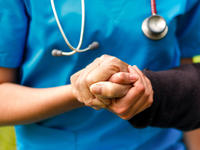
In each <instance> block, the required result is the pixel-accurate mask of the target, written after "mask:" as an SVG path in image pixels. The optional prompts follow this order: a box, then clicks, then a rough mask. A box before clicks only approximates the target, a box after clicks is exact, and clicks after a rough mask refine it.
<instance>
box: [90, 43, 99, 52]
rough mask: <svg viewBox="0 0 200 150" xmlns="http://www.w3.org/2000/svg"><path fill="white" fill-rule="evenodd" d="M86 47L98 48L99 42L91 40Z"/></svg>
mask: <svg viewBox="0 0 200 150" xmlns="http://www.w3.org/2000/svg"><path fill="white" fill-rule="evenodd" d="M88 48H89V49H90V50H93V49H97V48H99V42H97V41H94V42H92V43H91V44H90V45H89V46H88Z"/></svg>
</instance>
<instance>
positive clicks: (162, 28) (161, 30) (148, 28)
mask: <svg viewBox="0 0 200 150" xmlns="http://www.w3.org/2000/svg"><path fill="white" fill-rule="evenodd" d="M51 7H52V10H53V13H54V17H55V20H56V23H57V25H58V28H59V30H60V33H61V35H62V37H63V39H64V40H65V43H66V44H67V46H68V47H69V48H70V49H71V50H72V51H71V52H63V51H62V50H59V49H53V50H52V55H53V56H70V55H73V54H75V53H77V52H78V53H81V52H86V51H88V50H93V49H97V48H98V47H99V43H98V42H97V41H94V42H92V43H91V44H89V46H88V47H86V48H84V49H80V48H81V46H82V42H83V35H84V29H85V0H81V10H82V19H81V32H80V39H79V43H78V46H77V47H76V48H75V47H73V46H72V45H71V44H70V42H69V40H68V38H67V37H66V35H65V33H64V31H63V28H62V26H61V24H60V21H59V18H58V15H57V12H56V8H55V4H54V0H51ZM151 12H152V15H151V16H150V17H148V18H146V19H145V20H144V21H143V23H142V31H143V33H144V35H145V36H146V37H148V38H149V39H152V40H160V39H162V38H164V37H165V36H166V34H167V32H168V26H167V23H166V21H165V19H164V18H163V17H161V16H159V15H157V11H156V3H155V0H151Z"/></svg>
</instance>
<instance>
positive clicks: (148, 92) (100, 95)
mask: <svg viewBox="0 0 200 150" xmlns="http://www.w3.org/2000/svg"><path fill="white" fill-rule="evenodd" d="M128 69H129V73H126V72H120V73H116V74H114V75H113V76H112V77H111V78H110V81H111V82H114V83H120V84H127V85H128V84H130V83H132V87H131V88H130V89H129V90H128V92H127V90H123V89H122V88H110V87H109V85H108V84H110V83H105V82H99V83H95V84H93V85H91V86H90V91H91V92H92V94H94V95H95V96H96V98H97V99H101V101H102V102H104V98H107V99H110V101H111V104H109V105H107V108H108V109H109V110H110V111H112V112H113V113H115V114H116V115H118V116H119V117H121V118H122V119H126V120H128V119H130V118H132V117H133V116H135V115H136V114H138V113H139V112H141V111H143V110H145V109H146V108H148V107H150V106H151V104H152V103H153V90H152V86H151V83H150V81H149V79H148V78H147V77H146V76H145V75H144V74H143V73H142V72H141V71H140V70H139V69H138V68H137V67H136V66H134V67H132V66H129V67H128ZM134 78H135V79H134ZM137 78H138V80H137ZM131 79H132V80H131ZM110 86H111V85H110ZM109 89H110V90H111V91H112V92H110V93H109V94H108V93H107V92H108V91H109ZM120 93H127V94H126V95H125V96H124V97H122V98H117V97H118V96H119V94H120ZM106 101H107V100H106Z"/></svg>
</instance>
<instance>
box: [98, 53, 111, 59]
mask: <svg viewBox="0 0 200 150" xmlns="http://www.w3.org/2000/svg"><path fill="white" fill-rule="evenodd" d="M109 57H111V56H110V55H106V54H104V55H102V56H101V57H100V59H102V60H104V59H106V58H109Z"/></svg>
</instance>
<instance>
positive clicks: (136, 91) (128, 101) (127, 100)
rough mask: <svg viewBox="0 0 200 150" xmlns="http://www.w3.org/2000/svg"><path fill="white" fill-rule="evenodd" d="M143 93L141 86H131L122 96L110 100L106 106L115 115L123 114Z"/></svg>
mask: <svg viewBox="0 0 200 150" xmlns="http://www.w3.org/2000/svg"><path fill="white" fill-rule="evenodd" d="M143 93H144V89H143V88H141V87H132V88H131V89H130V90H129V91H128V93H127V94H126V95H125V96H124V97H122V98H120V99H118V100H115V101H112V103H111V105H109V106H108V109H109V110H110V111H112V112H114V113H115V114H117V115H124V114H126V113H128V112H129V111H130V109H131V107H132V106H133V105H135V104H136V103H137V101H138V100H139V99H140V97H141V96H142V95H143Z"/></svg>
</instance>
